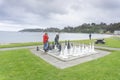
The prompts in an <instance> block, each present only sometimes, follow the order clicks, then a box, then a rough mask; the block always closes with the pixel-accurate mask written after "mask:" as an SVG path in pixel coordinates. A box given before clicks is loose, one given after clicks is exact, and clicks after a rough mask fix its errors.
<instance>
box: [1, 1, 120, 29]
mask: <svg viewBox="0 0 120 80" xmlns="http://www.w3.org/2000/svg"><path fill="white" fill-rule="evenodd" d="M92 22H94V23H100V22H105V23H114V22H120V0H0V30H3V31H18V30H21V29H24V28H48V27H57V28H63V27H65V26H78V25H81V24H83V23H92Z"/></svg>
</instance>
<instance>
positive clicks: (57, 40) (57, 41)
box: [54, 34, 59, 47]
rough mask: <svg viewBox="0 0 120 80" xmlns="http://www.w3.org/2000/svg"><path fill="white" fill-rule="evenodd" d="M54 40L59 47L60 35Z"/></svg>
mask: <svg viewBox="0 0 120 80" xmlns="http://www.w3.org/2000/svg"><path fill="white" fill-rule="evenodd" d="M54 40H55V45H56V46H57V47H58V46H59V34H56V36H55V39H54Z"/></svg>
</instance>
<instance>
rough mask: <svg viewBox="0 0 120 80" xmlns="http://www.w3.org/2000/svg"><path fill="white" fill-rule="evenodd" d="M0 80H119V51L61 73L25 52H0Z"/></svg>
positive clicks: (23, 50)
mask: <svg viewBox="0 0 120 80" xmlns="http://www.w3.org/2000/svg"><path fill="white" fill-rule="evenodd" d="M0 80H120V51H112V53H111V54H110V55H107V56H105V57H103V58H100V59H96V60H93V61H89V62H87V63H83V64H80V65H77V66H74V67H70V68H66V69H63V70H60V69H57V68H55V67H54V66H52V65H50V64H48V63H47V62H45V61H43V60H42V59H40V58H39V57H37V56H35V55H33V54H32V53H31V52H30V51H29V50H28V49H20V50H11V51H0Z"/></svg>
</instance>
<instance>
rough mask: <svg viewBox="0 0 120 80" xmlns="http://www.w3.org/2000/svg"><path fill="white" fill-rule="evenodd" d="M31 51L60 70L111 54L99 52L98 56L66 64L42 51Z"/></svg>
mask: <svg viewBox="0 0 120 80" xmlns="http://www.w3.org/2000/svg"><path fill="white" fill-rule="evenodd" d="M30 50H31V52H32V53H33V54H35V55H37V56H39V57H40V58H42V59H43V60H45V61H46V62H48V63H50V64H52V65H53V66H55V67H57V68H60V69H64V68H68V67H71V66H75V65H78V64H81V63H84V62H88V61H91V60H94V59H97V58H100V57H104V56H106V55H108V54H110V52H107V51H101V50H98V53H97V54H94V55H90V56H86V57H82V58H79V59H75V60H72V61H66V62H64V61H61V60H59V59H57V58H55V57H52V56H50V55H49V54H47V53H43V52H42V51H36V50H35V49H30Z"/></svg>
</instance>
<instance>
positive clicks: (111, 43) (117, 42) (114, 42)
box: [98, 37, 120, 48]
mask: <svg viewBox="0 0 120 80" xmlns="http://www.w3.org/2000/svg"><path fill="white" fill-rule="evenodd" d="M105 41H106V43H105V45H104V44H99V45H98V46H107V47H113V48H120V37H111V38H106V39H105Z"/></svg>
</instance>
